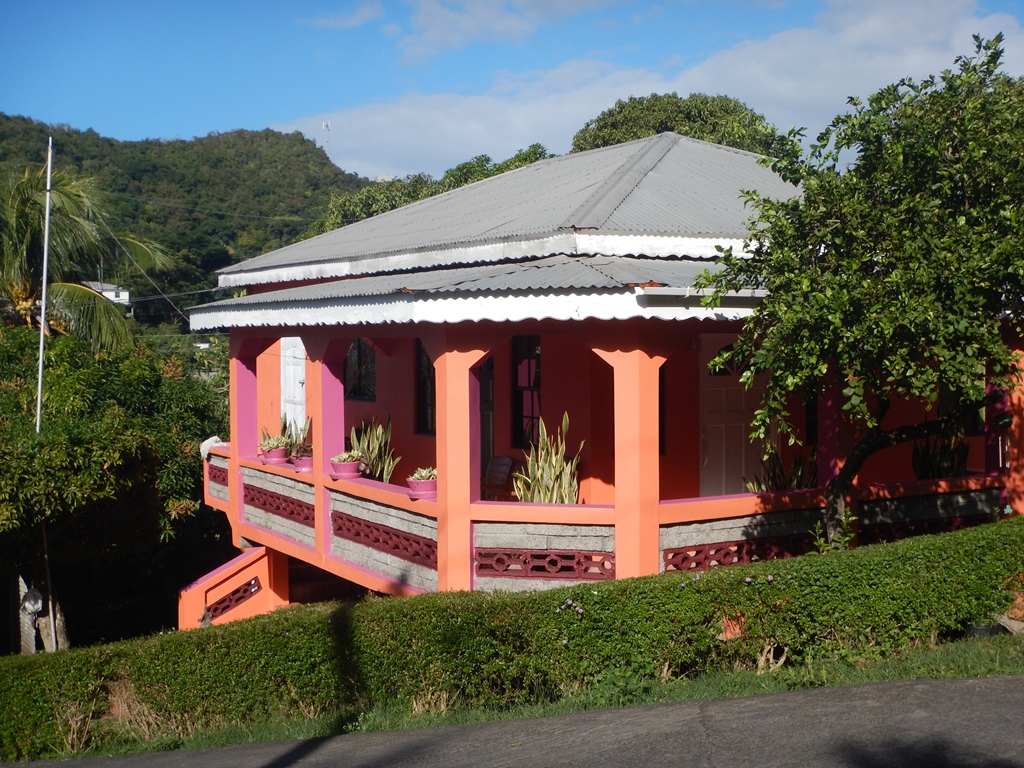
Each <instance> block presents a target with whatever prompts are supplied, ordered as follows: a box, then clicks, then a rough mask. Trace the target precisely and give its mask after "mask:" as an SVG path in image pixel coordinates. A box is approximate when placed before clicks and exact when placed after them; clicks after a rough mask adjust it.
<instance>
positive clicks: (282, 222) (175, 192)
mask: <svg viewBox="0 0 1024 768" xmlns="http://www.w3.org/2000/svg"><path fill="white" fill-rule="evenodd" d="M49 132H50V127H49V126H47V125H46V124H45V123H41V122H38V121H35V120H31V119H28V118H24V117H12V116H9V115H4V114H2V113H0V170H3V171H6V172H9V173H15V174H19V175H20V174H24V172H25V170H26V168H28V169H31V171H32V172H35V171H37V170H38V169H39V168H41V167H42V166H43V165H44V163H45V161H46V145H47V136H48V135H49ZM53 137H54V167H55V168H56V169H58V170H62V171H63V170H67V171H69V172H71V173H73V174H75V175H77V176H84V177H88V178H91V179H93V183H94V186H95V187H96V188H97V189H99V190H103V192H104V193H105V196H104V203H105V208H106V209H107V211H108V214H109V216H108V218H109V225H110V228H111V229H112V230H113V231H118V232H120V231H130V232H132V233H133V234H134V235H135V236H137V237H138V238H140V239H142V240H145V241H149V242H153V243H156V244H159V246H161V248H162V249H163V251H164V252H165V253H166V254H167V256H168V257H169V259H170V264H169V265H167V266H166V267H165V268H164V269H163V270H162V271H160V272H158V273H157V276H156V282H158V283H159V284H160V285H161V287H162V290H163V291H164V292H165V293H168V294H184V295H179V296H178V297H177V298H175V299H174V303H175V304H177V305H178V306H179V307H181V308H185V307H188V306H191V305H193V304H197V303H200V302H202V301H205V300H206V299H207V298H208V296H207V295H204V294H202V293H197V292H199V291H204V290H208V289H211V288H213V287H214V286H215V284H216V277H215V275H214V272H215V271H216V270H217V269H219V268H221V267H224V266H227V265H229V264H231V263H234V262H236V261H240V260H242V259H246V258H250V257H252V256H256V255H259V254H261V253H265V252H266V251H269V250H273V249H274V248H278V247H281V246H283V245H286V244H288V243H290V242H292V241H294V240H295V239H296V238H297V237H298V236H299V235H300V234H301V233H302V232H305V231H306V230H308V229H309V227H310V226H311V224H312V223H313V222H314V221H315V220H316V219H317V218H318V217H319V216H320V215H321V214H322V213H323V211H324V209H325V207H326V205H327V202H328V200H329V199H330V196H331V194H332V193H337V192H338V191H354V190H357V189H360V188H362V187H364V186H367V185H369V184H370V182H369V181H368V180H367V179H364V178H361V177H359V176H357V175H356V174H353V173H347V172H345V171H343V170H341V169H339V168H338V167H337V166H335V165H334V164H333V163H332V162H331V161H330V159H329V158H328V157H327V154H326V153H325V152H324V151H323V149H321V148H319V147H317V146H316V144H315V143H314V142H313V141H311V140H309V139H305V138H303V137H302V135H301V134H300V133H298V132H295V133H291V134H283V133H280V132H278V131H272V130H269V129H267V130H262V131H231V132H229V133H212V134H210V135H208V136H204V137H199V138H194V139H191V140H188V141H184V140H173V141H164V140H146V141H117V140H115V139H108V138H104V137H102V136H100V135H99V134H97V133H96V132H95V131H92V130H86V131H80V130H76V129H73V128H69V127H67V126H57V127H55V128H54V131H53ZM97 266H98V265H97ZM98 278H102V279H103V280H106V281H107V282H113V281H114V279H116V280H117V281H118V282H119V284H121V285H123V286H124V287H125V288H128V289H130V290H131V291H132V295H133V299H134V309H135V314H136V317H138V318H139V319H140V320H142V321H148V322H153V323H156V322H160V321H180V320H181V318H180V317H178V316H177V313H176V312H174V310H173V309H172V308H171V307H170V306H169V305H168V304H167V302H164V301H160V300H150V299H152V298H153V297H156V296H157V292H156V290H155V289H154V287H153V285H152V284H151V283H150V281H149V280H148V279H146V278H145V277H144V276H142V275H141V274H139V273H138V272H137V271H135V272H125V273H114V274H112V265H104V266H103V267H102V269H100V268H99V267H98V268H97V273H96V274H94V275H92V276H90V277H89V278H87V279H93V280H96V279H98Z"/></svg>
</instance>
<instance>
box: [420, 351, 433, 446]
mask: <svg viewBox="0 0 1024 768" xmlns="http://www.w3.org/2000/svg"><path fill="white" fill-rule="evenodd" d="M436 403H437V391H436V388H435V384H434V363H433V362H432V361H431V359H430V355H428V354H427V350H426V349H424V347H423V343H422V342H421V341H420V340H419V339H416V432H418V433H419V434H422V435H432V434H434V433H435V432H436V431H437V416H436V408H437V406H436Z"/></svg>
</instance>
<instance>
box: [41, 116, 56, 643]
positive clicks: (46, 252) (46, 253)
mask: <svg viewBox="0 0 1024 768" xmlns="http://www.w3.org/2000/svg"><path fill="white" fill-rule="evenodd" d="M52 187H53V135H52V134H51V135H50V140H49V142H48V144H47V146H46V218H45V220H44V223H43V285H42V301H41V302H40V306H39V372H38V374H37V382H36V434H37V435H38V434H39V428H40V426H41V425H42V417H43V351H44V348H45V346H46V283H47V281H48V280H49V271H50V192H51V190H52ZM49 550H50V548H49V546H48V544H47V541H46V523H45V522H44V523H43V559H44V560H45V562H46V595H47V601H46V602H47V605H48V607H49V614H50V642H51V647H52V648H53V650H55V651H56V650H57V623H56V622H55V621H54V617H53V582H52V581H51V580H50V551H49Z"/></svg>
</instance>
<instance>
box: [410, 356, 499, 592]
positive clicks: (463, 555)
mask: <svg viewBox="0 0 1024 768" xmlns="http://www.w3.org/2000/svg"><path fill="white" fill-rule="evenodd" d="M424 346H425V347H426V349H427V352H428V354H430V356H431V357H432V358H434V371H435V374H436V384H437V435H436V437H437V501H438V506H439V507H440V509H439V510H438V517H437V589H438V591H441V592H444V591H454V590H460V589H462V590H469V589H472V588H473V540H472V539H473V535H472V528H471V518H470V512H469V505H470V502H471V501H474V500H476V499H478V498H479V496H480V386H479V381H478V379H477V377H476V376H475V375H474V374H473V373H472V368H473V366H474V365H476V364H477V363H478V362H480V360H481V359H482V358H483V357H484V355H485V354H487V352H486V349H484V348H480V347H482V346H483V345H480V344H467V345H465V346H464V347H463V348H458V349H456V348H453V345H452V344H451V343H450V342H449V343H448V344H446V345H445V346H446V348H445V349H444V351H442V352H440V353H439V354H438V353H437V352H438V348H439V347H440V340H439V339H424Z"/></svg>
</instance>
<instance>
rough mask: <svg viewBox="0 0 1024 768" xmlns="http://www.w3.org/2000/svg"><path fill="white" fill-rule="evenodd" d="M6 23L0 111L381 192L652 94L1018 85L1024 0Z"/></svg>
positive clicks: (818, 104)
mask: <svg viewBox="0 0 1024 768" xmlns="http://www.w3.org/2000/svg"><path fill="white" fill-rule="evenodd" d="M0 22H2V25H3V28H4V29H5V32H6V34H5V35H4V38H5V39H4V43H3V47H2V54H0V56H2V58H3V61H2V66H0V111H2V112H6V113H7V114H12V115H24V116H27V117H32V118H34V119H36V120H41V121H43V122H48V123H54V124H61V123H64V124H68V125H70V126H72V127H74V128H79V129H86V128H92V129H94V130H96V131H97V132H98V133H100V134H101V135H103V136H109V137H112V138H117V139H123V140H130V139H144V138H162V139H173V138H185V139H187V138H191V137H193V136H204V135H206V134H208V133H210V132H214V131H219V132H223V131H230V130H233V129H236V128H248V129H253V130H259V129H262V128H267V127H270V128H275V129H277V130H283V131H293V130H300V131H302V132H303V133H304V134H305V135H306V136H308V137H309V138H312V139H314V140H316V141H317V142H318V143H320V144H322V145H324V146H325V147H326V149H327V151H328V153H329V154H330V156H331V158H332V159H333V160H334V162H336V163H337V164H338V165H339V166H341V167H342V168H344V169H346V170H349V171H354V172H357V173H360V174H362V175H365V176H369V177H371V178H373V177H376V176H379V175H399V176H403V175H406V174H409V173H415V172H420V171H426V172H428V173H431V174H433V175H435V176H436V175H439V174H440V173H442V172H443V171H444V170H445V169H446V168H449V167H451V166H453V165H455V164H457V163H459V162H462V161H464V160H468V159H469V158H471V157H473V156H475V155H479V154H487V155H490V156H491V157H492V158H494V159H495V160H501V159H504V158H506V157H508V156H509V155H511V154H512V153H514V152H515V151H516V150H517V149H520V148H522V147H525V146H527V145H529V144H532V143H534V142H540V143H542V144H544V145H545V146H546V147H547V148H548V149H549V151H551V152H556V153H563V152H566V151H567V150H568V149H569V145H570V142H571V140H572V136H573V134H574V133H575V132H576V131H577V130H578V129H579V128H580V127H582V125H583V124H584V123H585V122H586V121H587V120H588V119H590V118H593V117H595V116H596V115H598V114H599V113H600V112H601V111H602V110H604V109H606V108H608V107H610V106H611V105H613V104H614V103H615V101H616V100H617V99H622V98H627V97H628V96H631V95H646V94H650V93H654V92H657V93H664V92H668V91H676V92H678V93H679V94H680V95H685V94H688V93H691V92H697V91H703V92H706V93H724V94H727V95H729V96H734V97H736V98H739V99H741V100H742V101H744V102H746V103H747V104H748V105H749V106H750V107H752V108H753V109H755V110H757V111H758V112H761V113H762V114H764V115H765V116H766V117H767V118H768V119H769V120H770V121H771V122H773V123H775V124H776V125H778V126H779V127H782V128H788V127H789V126H791V125H800V126H805V127H807V128H809V129H810V131H811V132H812V133H813V132H816V131H817V130H820V129H821V128H822V127H824V125H826V124H827V123H828V121H829V120H830V119H831V118H832V117H833V116H834V115H835V114H837V113H839V112H842V111H844V110H845V102H846V97H847V96H851V95H861V96H865V95H867V94H869V93H871V92H872V91H873V90H875V89H877V88H878V87H880V86H882V85H885V84H887V83H890V82H893V81H895V80H898V79H899V78H900V77H903V76H906V75H910V76H914V77H923V76H925V75H928V74H932V73H936V72H938V71H939V70H941V69H944V68H947V67H950V66H952V63H953V59H954V57H955V56H956V55H958V54H962V53H969V52H970V51H971V50H972V42H971V35H972V34H974V33H979V34H982V35H984V36H991V35H993V34H995V33H996V32H999V31H1002V32H1003V33H1004V34H1005V36H1006V42H1005V44H1004V45H1005V48H1006V58H1005V69H1006V70H1007V71H1009V72H1011V73H1013V74H1016V75H1021V74H1024V29H1022V25H1024V0H820V1H816V2H815V1H812V0H662V1H661V2H630V1H628V0H619V1H616V0H461V1H459V0H353V1H352V2H346V1H343V0H337V1H334V2H331V1H328V0H290V1H289V2H283V1H278V2H274V1H273V0H202V2H197V1H195V0H174V2H168V1H167V0H121V1H116V0H90V2H82V1H81V0H52V2H48V3H45V4H43V3H38V4H37V3H29V2H25V0H0ZM325 122H329V123H330V131H329V133H328V132H325V131H324V130H323V124H324V123H325Z"/></svg>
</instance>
